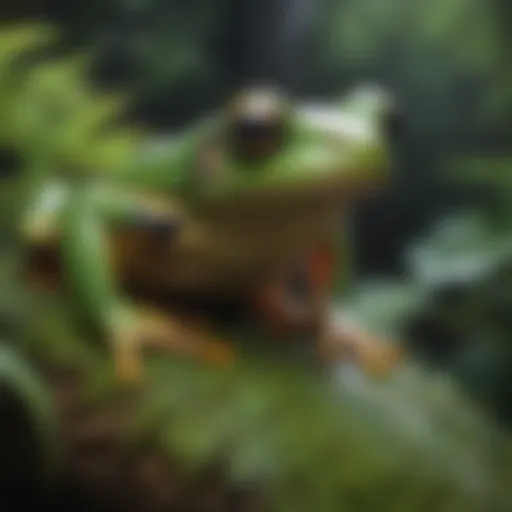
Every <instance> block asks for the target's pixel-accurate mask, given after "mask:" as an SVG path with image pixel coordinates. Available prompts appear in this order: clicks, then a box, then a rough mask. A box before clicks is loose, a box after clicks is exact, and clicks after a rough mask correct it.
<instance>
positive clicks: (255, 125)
mask: <svg viewBox="0 0 512 512" xmlns="http://www.w3.org/2000/svg"><path fill="white" fill-rule="evenodd" d="M230 140H231V144H232V148H233V151H234V153H235V154H236V155H238V156H239V157H241V158H243V159H250V160H252V159H259V158H264V157H267V156H271V155H273V154H275V153H276V152H277V151H278V150H279V149H280V148H281V146H282V144H283V140H284V126H283V125H282V124H281V123H279V122H277V121H275V120H271V119H251V118H247V119H241V120H239V121H237V122H236V123H233V124H232V126H231V127H230Z"/></svg>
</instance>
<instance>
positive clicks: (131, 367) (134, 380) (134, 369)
mask: <svg viewBox="0 0 512 512" xmlns="http://www.w3.org/2000/svg"><path fill="white" fill-rule="evenodd" d="M114 366H115V374H116V376H117V378H118V379H119V380H120V381H121V382H123V383H125V384H140V383H141V382H142V380H143V373H144V372H143V368H142V367H143V364H142V360H141V357H140V354H138V353H137V351H135V350H133V349H132V348H126V347H116V350H115V354H114Z"/></svg>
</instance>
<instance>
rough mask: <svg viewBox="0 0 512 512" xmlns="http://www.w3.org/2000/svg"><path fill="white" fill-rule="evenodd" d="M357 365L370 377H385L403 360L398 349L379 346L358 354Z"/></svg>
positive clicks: (401, 351)
mask: <svg viewBox="0 0 512 512" xmlns="http://www.w3.org/2000/svg"><path fill="white" fill-rule="evenodd" d="M358 359H359V363H360V364H361V366H362V368H363V370H364V371H365V373H366V374H368V375H370V376H371V377H385V376H386V375H389V373H391V371H392V370H393V369H394V368H396V367H397V366H399V365H400V364H401V363H402V362H403V360H404V359H405V354H404V352H403V350H402V349H401V348H400V347H397V346H394V345H393V346H391V345H385V344H379V345H377V344H376V345H374V346H372V347H368V348H367V349H366V350H364V351H363V352H362V353H360V354H359V357H358Z"/></svg>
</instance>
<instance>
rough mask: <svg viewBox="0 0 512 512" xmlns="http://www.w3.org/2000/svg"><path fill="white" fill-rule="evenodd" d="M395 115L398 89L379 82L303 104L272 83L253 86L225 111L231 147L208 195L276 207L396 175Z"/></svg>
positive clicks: (338, 194) (338, 197)
mask: <svg viewBox="0 0 512 512" xmlns="http://www.w3.org/2000/svg"><path fill="white" fill-rule="evenodd" d="M394 121H395V111H394V108H393V103H392V101H391V99H390V97H389V96H388V95H387V94H386V93H385V92H384V91H382V90H380V89H376V88H371V87H362V88H359V89H356V90H354V91H352V92H351V93H350V94H348V95H347V96H346V97H345V98H344V99H343V100H342V101H341V102H340V103H339V104H334V105H326V106H304V105H295V104H294V103H293V102H292V101H290V99H289V98H287V97H286V95H284V94H283V93H282V92H280V91H279V90H277V89H272V88H256V89H248V90H245V91H243V92H242V93H240V94H239V95H237V96H236V97H235V98H234V99H233V100H232V102H231V103H230V104H229V106H228V108H227V109H226V111H225V112H224V118H223V129H222V133H223V139H222V143H221V144H219V146H220V147H222V148H224V150H223V151H219V152H218V153H217V156H218V160H217V161H216V163H215V164H214V165H213V166H212V169H210V170H211V171H212V172H209V173H208V174H207V175H206V178H207V179H206V186H204V187H203V190H204V191H205V194H204V195H203V199H205V200H206V202H207V203H209V204H210V205H211V204H212V203H214V204H216V205H217V207H218V206H219V205H220V206H222V205H224V206H227V205H229V206H230V209H231V207H233V206H236V207H237V208H239V212H241V211H243V210H248V211H251V212H252V213H257V212H258V211H264V210H265V211H266V212H267V213H268V212H269V211H275V208H282V207H286V208H288V209H289V208H290V207H292V206H297V208H305V207H306V205H311V206H313V205H315V204H319V203H321V204H326V203H329V202H332V203H334V202H340V201H347V200H349V199H354V198H357V197H360V192H366V191H367V190H368V189H371V188H374V186H375V185H376V184H380V183H382V182H383V181H385V180H386V179H387V178H388V175H389V168H390V151H389V144H388V142H389V135H390V134H391V132H392V129H393V128H394V126H393V124H394ZM219 146H217V147H219ZM214 152H215V151H214ZM262 205H264V208H262ZM272 205H274V207H275V208H274V207H272Z"/></svg>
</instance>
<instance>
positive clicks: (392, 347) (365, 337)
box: [319, 323, 405, 377]
mask: <svg viewBox="0 0 512 512" xmlns="http://www.w3.org/2000/svg"><path fill="white" fill-rule="evenodd" d="M319 352H320V358H321V360H323V361H324V362H326V363H329V364H332V363H336V362H341V361H344V360H347V359H350V360H353V361H355V362H356V363H357V364H358V365H359V366H360V367H361V368H362V369H363V371H364V372H365V373H366V374H367V375H369V376H371V377H384V376H386V375H388V374H389V373H390V372H391V371H392V370H393V369H394V368H396V367H397V366H398V365H399V364H400V363H401V362H402V361H403V359H404V357H405V354H404V352H403V350H402V348H401V347H399V346H398V345H397V344H396V343H391V342H387V341H385V340H383V339H380V338H378V337H376V336H374V335H372V334H370V333H368V332H365V331H363V330H361V329H359V328H356V327H353V326H350V327H348V326H346V325H341V323H339V324H336V325H332V326H329V327H328V328H327V329H326V330H325V331H324V334H323V335H321V336H320V340H319Z"/></svg>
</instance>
